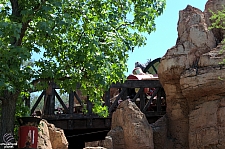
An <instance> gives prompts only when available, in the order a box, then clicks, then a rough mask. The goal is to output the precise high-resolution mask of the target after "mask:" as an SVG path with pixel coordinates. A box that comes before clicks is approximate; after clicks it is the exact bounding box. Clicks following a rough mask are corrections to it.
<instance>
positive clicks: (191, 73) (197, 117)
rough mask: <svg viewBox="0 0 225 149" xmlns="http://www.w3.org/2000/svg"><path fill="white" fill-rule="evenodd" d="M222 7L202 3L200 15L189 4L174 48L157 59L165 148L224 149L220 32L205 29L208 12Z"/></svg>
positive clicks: (213, 1) (215, 1) (212, 0)
mask: <svg viewBox="0 0 225 149" xmlns="http://www.w3.org/2000/svg"><path fill="white" fill-rule="evenodd" d="M222 4H225V1H221V0H208V2H207V3H206V7H205V11H204V12H202V11H201V10H199V9H197V8H194V7H192V6H189V5H188V6H187V7H186V8H185V9H184V10H182V11H180V12H179V21H178V27H177V28H178V39H177V42H176V45H175V46H174V47H172V48H171V49H169V50H168V51H167V52H166V54H165V55H164V56H163V57H162V59H161V63H160V65H159V69H158V75H159V79H160V82H161V84H162V85H163V88H164V90H165V92H166V96H167V120H168V127H167V138H166V144H167V146H169V148H173V149H189V148H191V149H199V148H200V149H203V148H219V149H223V148H225V146H224V145H225V139H224V138H225V133H224V132H225V127H224V119H223V117H224V116H225V113H224V101H225V98H224V95H225V82H224V81H222V80H221V79H219V77H221V78H224V77H225V67H224V66H223V65H220V62H222V60H223V58H224V57H225V54H223V53H222V54H221V53H220V50H221V49H222V45H221V44H220V41H221V40H222V39H223V34H224V33H223V31H222V30H216V31H215V30H209V29H208V28H209V26H210V25H211V23H212V22H210V19H209V18H210V15H211V14H210V11H209V10H210V9H211V10H213V11H214V12H215V11H217V10H218V9H220V8H221V7H222ZM219 38H220V39H219ZM219 40H220V41H219ZM160 125H161V123H158V124H155V125H154V127H153V130H154V128H157V127H158V126H160ZM163 129H164V128H163ZM157 134H160V133H157ZM154 143H155V146H160V145H161V144H160V141H159V142H156V141H154ZM165 147H166V146H165ZM160 148H162V147H160Z"/></svg>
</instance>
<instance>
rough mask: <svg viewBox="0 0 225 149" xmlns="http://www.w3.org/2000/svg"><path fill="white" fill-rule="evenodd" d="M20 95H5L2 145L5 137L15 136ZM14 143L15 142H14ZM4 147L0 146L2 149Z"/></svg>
mask: <svg viewBox="0 0 225 149" xmlns="http://www.w3.org/2000/svg"><path fill="white" fill-rule="evenodd" d="M18 95H19V94H12V93H9V92H7V93H5V96H4V99H3V100H2V111H1V125H0V143H5V141H4V140H3V136H4V135H5V134H9V133H11V134H12V135H14V124H15V113H16V101H17V98H18ZM13 141H14V140H13ZM9 142H10V141H9ZM2 148H4V146H2V145H1V146H0V149H2Z"/></svg>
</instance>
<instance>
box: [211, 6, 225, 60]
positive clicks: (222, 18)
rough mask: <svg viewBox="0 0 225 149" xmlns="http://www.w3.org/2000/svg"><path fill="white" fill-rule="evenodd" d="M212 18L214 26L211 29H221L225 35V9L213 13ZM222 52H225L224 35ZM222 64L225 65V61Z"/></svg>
mask: <svg viewBox="0 0 225 149" xmlns="http://www.w3.org/2000/svg"><path fill="white" fill-rule="evenodd" d="M211 13H212V16H211V18H210V19H211V22H212V25H211V26H210V27H209V29H219V30H220V31H219V32H221V35H222V34H223V33H222V32H224V30H225V8H224V9H222V10H218V11H217V12H213V11H211ZM222 39H223V40H222V41H221V43H222V45H223V47H222V50H221V53H222V52H224V50H225V39H224V35H223V37H222ZM220 64H225V59H223V61H222V62H221V63H220Z"/></svg>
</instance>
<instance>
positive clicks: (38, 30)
mask: <svg viewBox="0 0 225 149" xmlns="http://www.w3.org/2000/svg"><path fill="white" fill-rule="evenodd" d="M164 8H165V0H123V1H122V0H104V1H103V0H76V1H72V0H51V1H47V0H38V1H32V0H0V39H1V40H0V53H1V55H0V64H1V67H0V99H1V100H2V115H1V116H2V124H1V129H0V130H1V131H0V139H2V137H1V136H2V135H3V134H4V133H7V132H13V126H14V116H15V107H16V100H17V98H18V96H19V95H20V93H21V92H22V91H23V92H25V91H28V90H29V89H30V88H31V85H30V81H32V79H39V81H45V82H46V83H48V82H49V81H54V82H56V83H57V84H58V85H59V86H60V87H62V88H64V89H65V90H67V91H71V90H74V89H75V87H76V85H75V84H77V83H81V84H82V86H81V88H82V90H83V91H84V92H85V93H86V94H89V96H90V100H91V101H92V102H94V103H95V104H94V105H95V106H94V109H93V111H94V112H95V113H98V114H100V115H102V116H103V115H105V114H107V113H106V111H107V109H106V107H101V106H99V105H100V104H101V101H100V100H101V96H102V92H103V91H104V89H106V88H107V87H108V86H109V85H110V84H111V83H113V82H117V81H119V80H121V79H122V78H124V72H125V71H126V70H127V66H126V61H127V58H128V51H129V50H133V48H134V47H135V46H143V45H145V40H146V38H145V37H143V36H142V35H141V33H142V32H147V33H151V32H152V31H154V30H155V23H154V20H155V18H156V17H158V16H159V15H161V14H162V12H163V9H164ZM128 16H132V17H128ZM41 51H43V52H44V53H43V56H42V57H41V58H40V59H39V60H37V61H34V66H35V67H31V66H30V65H26V66H22V64H23V62H24V61H29V60H30V59H31V56H32V53H35V52H36V53H39V52H41ZM63 78H64V79H63ZM66 78H67V79H66ZM36 83H37V84H39V82H38V81H36ZM36 87H37V86H36ZM41 88H43V84H42V85H40V86H39V87H38V89H41ZM0 141H1V140H0Z"/></svg>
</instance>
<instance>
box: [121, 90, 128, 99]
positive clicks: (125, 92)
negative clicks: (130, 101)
mask: <svg viewBox="0 0 225 149" xmlns="http://www.w3.org/2000/svg"><path fill="white" fill-rule="evenodd" d="M123 90H124V93H123V95H122V96H121V99H122V100H123V101H124V100H126V99H127V88H123Z"/></svg>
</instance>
